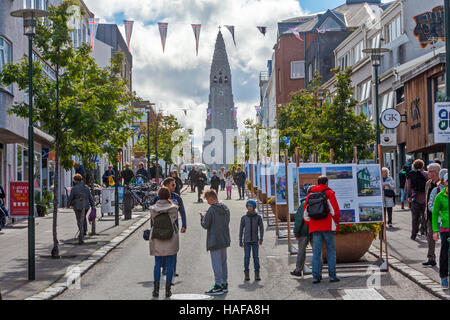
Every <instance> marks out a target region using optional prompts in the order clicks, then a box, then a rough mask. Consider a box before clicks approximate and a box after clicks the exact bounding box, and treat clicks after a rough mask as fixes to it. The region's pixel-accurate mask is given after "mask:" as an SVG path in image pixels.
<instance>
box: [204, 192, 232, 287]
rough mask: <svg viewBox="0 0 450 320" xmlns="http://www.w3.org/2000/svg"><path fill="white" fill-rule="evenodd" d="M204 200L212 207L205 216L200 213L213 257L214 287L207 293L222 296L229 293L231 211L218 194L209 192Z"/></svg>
mask: <svg viewBox="0 0 450 320" xmlns="http://www.w3.org/2000/svg"><path fill="white" fill-rule="evenodd" d="M204 198H205V199H206V201H207V202H208V204H209V205H210V207H209V209H208V211H207V212H206V214H205V215H202V214H201V213H200V221H201V226H202V227H203V228H204V229H206V230H207V234H206V250H207V251H209V253H210V255H211V263H212V268H213V272H214V281H215V282H214V285H213V287H212V288H211V290H209V291H206V292H205V293H206V294H208V295H221V294H224V293H227V292H228V266H227V248H228V247H229V246H230V243H231V239H230V227H229V225H230V210H229V209H228V207H227V206H226V205H224V204H223V203H221V202H219V200H218V199H217V193H216V191H214V190H211V189H210V190H208V191H206V192H205V194H204Z"/></svg>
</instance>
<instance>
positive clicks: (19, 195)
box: [9, 181, 29, 217]
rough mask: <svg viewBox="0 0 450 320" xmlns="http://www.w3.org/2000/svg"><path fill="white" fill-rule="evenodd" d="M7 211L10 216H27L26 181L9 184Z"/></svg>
mask: <svg viewBox="0 0 450 320" xmlns="http://www.w3.org/2000/svg"><path fill="white" fill-rule="evenodd" d="M9 190H10V191H9V211H10V216H12V217H20V216H22V217H23V216H28V208H29V201H28V190H29V189H28V181H25V182H16V181H11V182H10V183H9Z"/></svg>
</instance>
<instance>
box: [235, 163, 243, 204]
mask: <svg viewBox="0 0 450 320" xmlns="http://www.w3.org/2000/svg"><path fill="white" fill-rule="evenodd" d="M233 178H234V183H236V185H237V187H238V191H239V200H244V199H245V178H246V176H245V172H243V171H242V170H241V166H238V167H237V169H236V173H235V174H234V177H233Z"/></svg>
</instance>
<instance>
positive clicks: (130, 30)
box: [123, 20, 134, 51]
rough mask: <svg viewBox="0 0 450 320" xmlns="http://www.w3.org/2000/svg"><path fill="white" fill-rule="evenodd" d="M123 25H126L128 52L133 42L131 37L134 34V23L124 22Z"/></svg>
mask: <svg viewBox="0 0 450 320" xmlns="http://www.w3.org/2000/svg"><path fill="white" fill-rule="evenodd" d="M123 23H124V24H125V34H126V37H127V46H128V51H130V41H131V35H132V34H133V25H134V21H131V20H124V21H123Z"/></svg>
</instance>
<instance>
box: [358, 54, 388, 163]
mask: <svg viewBox="0 0 450 320" xmlns="http://www.w3.org/2000/svg"><path fill="white" fill-rule="evenodd" d="M390 51H391V50H389V49H387V48H368V49H363V52H364V53H366V54H368V55H370V59H371V61H372V67H373V68H374V71H375V99H374V100H375V112H376V128H377V145H376V148H375V161H376V163H380V161H379V160H380V159H379V154H378V146H379V145H380V135H381V132H380V108H379V106H378V67H379V66H380V65H381V55H383V54H385V53H387V52H390Z"/></svg>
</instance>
